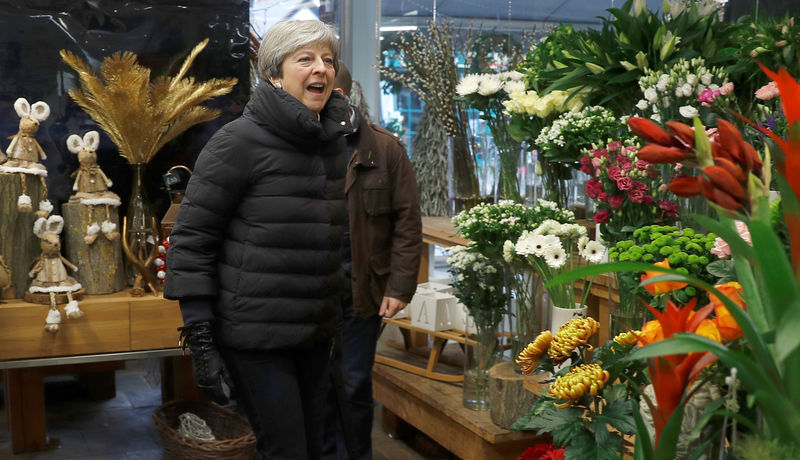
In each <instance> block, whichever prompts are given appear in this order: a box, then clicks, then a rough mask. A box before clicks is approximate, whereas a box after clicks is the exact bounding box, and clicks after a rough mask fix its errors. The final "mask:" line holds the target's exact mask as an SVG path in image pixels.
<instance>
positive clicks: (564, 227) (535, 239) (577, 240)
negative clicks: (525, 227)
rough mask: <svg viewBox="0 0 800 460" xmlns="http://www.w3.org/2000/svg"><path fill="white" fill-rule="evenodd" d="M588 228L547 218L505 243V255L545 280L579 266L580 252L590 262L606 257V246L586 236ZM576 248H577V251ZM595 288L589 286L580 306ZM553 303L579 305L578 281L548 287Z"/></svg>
mask: <svg viewBox="0 0 800 460" xmlns="http://www.w3.org/2000/svg"><path fill="white" fill-rule="evenodd" d="M586 233H587V231H586V227H584V226H582V225H578V224H574V223H566V224H562V223H560V222H557V221H555V220H546V221H544V222H543V223H542V224H541V225H539V226H538V227H536V228H535V229H533V230H530V231H525V232H523V233H522V236H520V237H519V239H518V240H517V241H516V242H512V241H506V242H505V243H504V244H503V257H504V258H505V260H506V261H507V262H509V263H514V262H517V263H522V264H523V265H527V267H528V268H529V269H532V270H533V271H535V272H536V273H537V274H538V275H539V277H541V279H542V280H543V281H549V280H551V279H553V278H554V277H556V276H557V275H559V274H561V273H564V272H568V271H570V270H572V269H574V268H575V267H577V266H578V264H579V263H580V261H579V260H578V256H576V255H575V254H578V255H579V256H580V257H583V258H584V259H585V260H586V261H588V262H590V263H598V262H600V261H601V260H603V256H604V255H605V251H606V247H605V246H603V245H602V243H600V242H598V241H591V240H589V238H588V237H587V236H586ZM573 250H577V252H576V253H573ZM590 288H591V281H590V282H589V287H585V288H584V291H583V296H582V299H581V301H580V302H579V306H583V305H585V303H586V297H587V295H588V293H589V289H590ZM547 292H548V294H549V295H550V298H551V299H552V300H553V304H554V305H555V306H556V307H561V308H575V305H576V300H575V299H576V295H575V294H576V289H575V285H574V283H565V284H562V285H560V286H556V287H554V288H551V289H548V290H547Z"/></svg>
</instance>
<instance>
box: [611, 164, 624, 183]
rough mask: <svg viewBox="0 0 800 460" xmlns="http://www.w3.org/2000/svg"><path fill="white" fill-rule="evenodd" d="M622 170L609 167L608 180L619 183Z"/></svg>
mask: <svg viewBox="0 0 800 460" xmlns="http://www.w3.org/2000/svg"><path fill="white" fill-rule="evenodd" d="M620 172H621V171H620V169H619V168H618V167H616V166H609V167H608V178H609V179H611V180H613V181H614V182H616V181H618V180H619V178H620V177H622V176H620Z"/></svg>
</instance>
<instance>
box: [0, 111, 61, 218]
mask: <svg viewBox="0 0 800 460" xmlns="http://www.w3.org/2000/svg"><path fill="white" fill-rule="evenodd" d="M14 110H16V112H17V115H19V118H20V120H19V131H18V132H17V134H15V135H14V136H12V137H11V143H10V144H9V145H8V148H7V149H6V154H8V158H7V159H6V161H5V163H3V164H2V165H0V172H4V173H9V174H19V178H20V183H21V185H22V195H20V196H19V197H18V198H17V209H18V210H19V212H31V211H33V206H32V204H31V197H30V196H28V191H27V186H26V184H25V182H26V181H25V175H26V174H30V175H33V176H37V177H38V178H39V181H41V183H42V200H41V201H40V202H39V210H38V211H36V215H37V216H38V217H47V216H48V215H50V211H52V210H53V205H52V204H51V203H50V201H48V200H47V183H46V182H45V177H47V168H45V167H44V165H43V164H41V163H39V158H40V157H41V159H42V160H44V159H46V158H47V155H45V154H44V150H42V146H41V145H39V143H38V142H37V141H36V139H35V138H34V137H33V135H34V134H36V131H37V130H38V129H39V122H42V121H44V120H46V119H47V117H48V116H50V106H48V105H47V104H46V103H44V102H41V101H39V102H36V103H34V104H33V105H30V104H28V101H27V100H26V99H25V98H22V97H21V98H19V99H17V100H16V102H14Z"/></svg>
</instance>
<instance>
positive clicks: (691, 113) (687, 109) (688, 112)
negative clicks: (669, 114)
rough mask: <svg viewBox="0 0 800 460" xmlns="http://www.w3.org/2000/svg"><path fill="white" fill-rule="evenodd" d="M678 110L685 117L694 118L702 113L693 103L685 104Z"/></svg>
mask: <svg viewBox="0 0 800 460" xmlns="http://www.w3.org/2000/svg"><path fill="white" fill-rule="evenodd" d="M678 112H679V113H680V114H681V116H682V117H684V118H694V117H697V116H699V115H700V112H699V111H698V110H697V109H696V108H694V107H692V106H691V105H684V106H682V107H681V108H679V109H678Z"/></svg>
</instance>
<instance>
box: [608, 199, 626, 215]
mask: <svg viewBox="0 0 800 460" xmlns="http://www.w3.org/2000/svg"><path fill="white" fill-rule="evenodd" d="M623 203H625V195H614V196H610V197H608V204H610V205H611V209H613V210H615V211H616V210H617V209H619V208H621V207H622V204H623Z"/></svg>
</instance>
